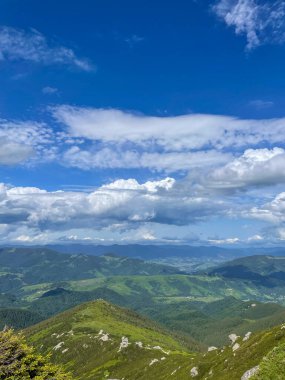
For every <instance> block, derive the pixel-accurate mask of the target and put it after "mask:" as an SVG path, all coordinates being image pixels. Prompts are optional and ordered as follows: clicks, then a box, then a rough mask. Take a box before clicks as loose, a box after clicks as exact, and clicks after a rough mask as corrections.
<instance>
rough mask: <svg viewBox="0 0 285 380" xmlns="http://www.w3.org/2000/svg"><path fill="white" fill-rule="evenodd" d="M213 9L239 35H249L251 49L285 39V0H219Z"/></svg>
mask: <svg viewBox="0 0 285 380" xmlns="http://www.w3.org/2000/svg"><path fill="white" fill-rule="evenodd" d="M213 10H214V12H215V13H216V14H217V16H218V17H219V18H220V19H222V20H223V21H224V22H225V23H226V24H227V25H228V26H230V27H233V28H234V29H235V33H236V34H238V35H245V36H246V39H247V45H246V48H247V49H248V50H251V49H254V48H256V47H258V46H260V45H262V44H265V43H283V42H284V40H285V21H284V16H285V2H284V1H283V0H275V1H258V0H219V1H218V2H217V3H216V4H215V5H214V7H213Z"/></svg>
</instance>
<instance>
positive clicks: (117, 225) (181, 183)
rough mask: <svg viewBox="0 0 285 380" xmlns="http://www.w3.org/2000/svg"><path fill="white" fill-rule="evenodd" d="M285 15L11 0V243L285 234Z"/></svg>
mask: <svg viewBox="0 0 285 380" xmlns="http://www.w3.org/2000/svg"><path fill="white" fill-rule="evenodd" d="M284 19H285V2H284V1H280V0H277V1H270V2H269V1H265V0H264V1H261V0H260V1H259V0H218V1H203V0H201V1H199V0H198V1H186V0H185V1H182V0H181V1H176V2H175V3H174V2H172V1H168V2H166V4H165V2H162V1H159V0H158V1H156V2H155V4H153V2H150V1H136V2H133V1H120V2H118V1H114V0H112V1H111V0H109V1H96V0H95V1H94V0H92V1H91V0H81V1H77V0H69V1H66V0H62V1H54V0H50V1H48V2H39V1H36V0H26V1H25V2H23V1H20V0H3V1H2V2H1V12H0V88H1V91H0V138H1V147H0V175H1V178H0V182H1V183H2V184H1V187H0V241H2V242H17V243H36V244H39V243H45V242H50V241H61V242H70V241H77V242H80V241H84V242H94V243H111V242H119V243H128V242H142V243H146V242H147V243H171V242H176V243H189V244H219V245H230V246H239V245H271V244H283V240H284V239H285V226H284V221H285V193H284V183H285V173H284V169H283V168H284V167H285V166H284V164H285V146H284V139H285V119H284V109H285V96H284V87H285V76H284V75H283V72H284V65H285V21H284Z"/></svg>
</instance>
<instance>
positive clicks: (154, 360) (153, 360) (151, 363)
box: [149, 359, 158, 366]
mask: <svg viewBox="0 0 285 380" xmlns="http://www.w3.org/2000/svg"><path fill="white" fill-rule="evenodd" d="M157 362H158V359H152V361H151V362H150V363H149V366H151V365H153V364H154V363H157Z"/></svg>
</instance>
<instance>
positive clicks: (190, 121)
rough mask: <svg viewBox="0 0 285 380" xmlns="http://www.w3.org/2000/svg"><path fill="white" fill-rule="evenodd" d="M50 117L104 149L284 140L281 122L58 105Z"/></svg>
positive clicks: (179, 147) (284, 126) (235, 145)
mask: <svg viewBox="0 0 285 380" xmlns="http://www.w3.org/2000/svg"><path fill="white" fill-rule="evenodd" d="M52 112H53V115H54V117H55V118H56V119H57V121H58V122H60V123H62V124H63V125H64V126H65V128H66V130H67V132H68V133H69V134H70V135H71V136H74V137H82V138H85V139H88V140H90V141H94V142H102V143H106V144H107V143H108V144H117V146H118V144H121V145H122V144H126V143H132V144H135V145H136V146H139V147H141V149H144V150H147V149H151V148H155V147H160V148H162V149H164V150H165V151H167V152H170V151H175V152H179V151H185V150H186V151H191V150H203V149H204V150H208V149H210V148H212V149H214V148H215V149H218V150H221V149H223V148H229V147H231V148H242V147H248V146H256V145H258V144H259V143H261V142H263V143H264V142H268V143H271V144H273V143H278V142H283V141H284V139H285V118H280V119H265V120H254V119H252V120H246V119H238V118H234V117H230V116H219V115H204V114H189V115H183V116H173V117H154V116H153V117H149V116H144V115H138V114H134V113H129V112H124V111H120V110H114V109H96V108H95V109H94V108H80V107H71V106H59V107H56V108H53V110H52Z"/></svg>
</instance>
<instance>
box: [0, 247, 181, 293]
mask: <svg viewBox="0 0 285 380" xmlns="http://www.w3.org/2000/svg"><path fill="white" fill-rule="evenodd" d="M0 267H1V272H0V290H1V292H8V291H9V292H13V291H14V290H15V289H18V288H19V287H21V286H23V285H24V284H37V283H44V282H55V281H68V280H80V279H86V278H94V277H100V276H116V275H122V274H124V275H142V274H143V275H155V274H162V275H166V274H174V273H182V272H181V271H179V270H178V269H176V268H174V267H171V266H167V265H161V264H154V263H146V262H144V261H142V260H140V259H131V258H127V257H120V256H117V255H114V254H108V255H104V256H101V257H95V256H87V255H82V254H78V255H70V254H66V255H63V254H61V253H58V252H56V251H52V250H49V249H46V248H3V249H1V250H0Z"/></svg>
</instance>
